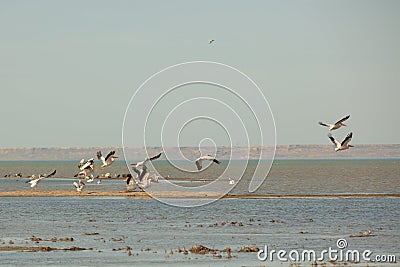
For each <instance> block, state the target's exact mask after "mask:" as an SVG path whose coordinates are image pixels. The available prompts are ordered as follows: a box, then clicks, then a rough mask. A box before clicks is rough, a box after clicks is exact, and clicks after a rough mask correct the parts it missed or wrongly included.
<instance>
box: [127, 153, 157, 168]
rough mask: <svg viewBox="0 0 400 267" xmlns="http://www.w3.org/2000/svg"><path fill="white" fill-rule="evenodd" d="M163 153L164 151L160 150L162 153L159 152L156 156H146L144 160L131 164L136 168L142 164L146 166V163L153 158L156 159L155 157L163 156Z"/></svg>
mask: <svg viewBox="0 0 400 267" xmlns="http://www.w3.org/2000/svg"><path fill="white" fill-rule="evenodd" d="M162 153H163V152H160V153H158V154H157V155H155V156H153V157H149V158H145V159H144V160H143V161H141V162H137V163H133V164H131V165H132V166H133V167H135V168H137V167H140V166H145V164H146V163H147V162H149V161H152V160H155V159H158V158H159V157H161V154H162Z"/></svg>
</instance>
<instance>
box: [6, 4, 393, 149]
mask: <svg viewBox="0 0 400 267" xmlns="http://www.w3.org/2000/svg"><path fill="white" fill-rule="evenodd" d="M399 14H400V1H364V0H362V1H361V0H360V1H241V2H234V1H4V0H0V90H1V100H2V104H1V106H0V112H1V115H2V124H1V125H2V127H1V130H0V137H1V146H2V147H36V146H40V147H53V146H103V145H104V146H107V145H117V146H118V145H121V132H122V129H121V127H122V121H123V116H124V113H125V109H126V106H127V104H128V102H129V99H130V98H131V96H132V95H133V93H134V91H135V90H136V89H137V88H138V87H139V86H140V85H141V84H142V83H143V82H144V81H145V80H146V79H147V78H148V77H149V76H151V75H152V74H154V73H155V72H157V71H160V70H161V69H163V68H165V67H168V66H170V65H174V64H177V63H181V62H186V61H193V60H209V61H215V62H221V63H224V64H228V65H231V66H233V67H235V68H237V69H239V70H240V71H242V72H244V73H246V74H247V75H248V76H250V77H251V78H252V79H253V80H254V81H255V82H256V83H257V84H258V85H259V86H260V87H261V89H262V91H263V92H264V94H265V96H266V98H267V100H268V101H269V104H270V106H271V109H272V111H273V115H274V118H275V123H276V127H277V143H278V144H329V140H328V138H327V137H326V134H327V131H326V129H324V128H322V127H320V126H318V125H317V122H318V121H320V120H322V121H325V122H333V121H335V120H337V119H339V118H340V117H342V116H344V115H347V114H350V115H351V118H350V120H349V121H348V124H349V127H348V129H340V131H337V132H335V133H334V134H335V136H337V137H338V138H339V139H341V138H343V137H344V136H345V135H346V134H347V132H348V131H353V132H354V142H353V143H354V144H369V143H399V142H400V139H399V132H400V126H399V125H400V124H399V119H398V116H399V114H400V112H399V111H400V110H399V109H400V108H399V106H400V105H399V99H400V49H399V47H400V16H399ZM211 38H213V39H215V42H214V44H213V45H211V46H210V45H208V40H209V39H211ZM341 98H343V99H341ZM369 124H373V127H371V126H370V125H369Z"/></svg>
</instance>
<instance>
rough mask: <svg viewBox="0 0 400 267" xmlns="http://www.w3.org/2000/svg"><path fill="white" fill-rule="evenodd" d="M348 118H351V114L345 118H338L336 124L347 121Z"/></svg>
mask: <svg viewBox="0 0 400 267" xmlns="http://www.w3.org/2000/svg"><path fill="white" fill-rule="evenodd" d="M348 118H350V115H347V116H346V117H344V118H343V119H341V120H338V121H337V122H336V123H335V124H338V123H342V122H344V121H346V120H347V119H348Z"/></svg>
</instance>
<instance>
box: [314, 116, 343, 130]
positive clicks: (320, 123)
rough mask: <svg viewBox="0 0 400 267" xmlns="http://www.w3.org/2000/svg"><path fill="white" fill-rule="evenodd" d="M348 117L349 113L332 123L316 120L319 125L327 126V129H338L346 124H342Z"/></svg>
mask: <svg viewBox="0 0 400 267" xmlns="http://www.w3.org/2000/svg"><path fill="white" fill-rule="evenodd" d="M348 118H350V115H347V116H346V117H344V118H343V119H340V120H338V121H337V122H335V123H334V124H329V123H328V124H327V123H323V122H321V121H320V122H318V124H319V125H321V126H325V127H328V128H329V131H333V130H336V129H339V128H340V127H342V126H347V125H346V124H344V123H343V122H344V121H346V120H347V119H348Z"/></svg>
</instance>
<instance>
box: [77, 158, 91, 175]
mask: <svg viewBox="0 0 400 267" xmlns="http://www.w3.org/2000/svg"><path fill="white" fill-rule="evenodd" d="M78 168H79V169H80V170H81V171H80V172H78V173H77V174H75V175H74V177H78V175H83V178H84V179H87V176H88V174H90V176H93V175H92V174H91V173H93V170H94V168H95V166H94V159H93V158H91V159H88V161H86V162H85V159H81V161H80V162H79V164H78Z"/></svg>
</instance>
